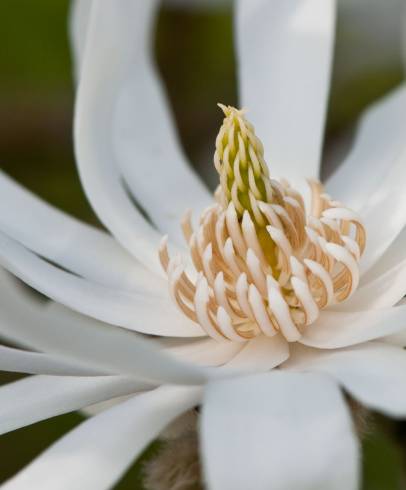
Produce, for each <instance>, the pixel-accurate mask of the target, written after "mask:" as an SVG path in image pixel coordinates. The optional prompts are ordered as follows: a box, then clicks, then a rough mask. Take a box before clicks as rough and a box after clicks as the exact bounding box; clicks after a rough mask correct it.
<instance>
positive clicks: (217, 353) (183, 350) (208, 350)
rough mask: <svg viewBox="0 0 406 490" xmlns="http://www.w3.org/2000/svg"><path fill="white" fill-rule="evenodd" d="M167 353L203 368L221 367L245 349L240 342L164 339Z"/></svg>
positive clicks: (163, 342)
mask: <svg viewBox="0 0 406 490" xmlns="http://www.w3.org/2000/svg"><path fill="white" fill-rule="evenodd" d="M161 343H162V344H163V345H164V346H165V351H166V352H167V353H169V354H171V355H173V356H175V357H176V358H178V359H181V360H183V361H190V362H193V364H198V365H202V366H221V365H223V364H225V363H227V362H229V361H230V360H231V359H233V358H234V357H235V356H236V355H237V354H238V353H239V352H240V351H241V349H243V347H244V346H243V344H240V343H238V342H217V341H216V340H214V339H211V338H208V339H198V340H194V339H188V340H187V341H184V340H178V339H176V340H175V341H173V339H170V338H169V339H162V341H161Z"/></svg>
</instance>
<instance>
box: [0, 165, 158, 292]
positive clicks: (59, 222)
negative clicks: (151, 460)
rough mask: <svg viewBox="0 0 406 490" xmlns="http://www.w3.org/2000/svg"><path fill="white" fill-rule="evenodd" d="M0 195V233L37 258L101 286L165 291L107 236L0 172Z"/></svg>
mask: <svg viewBox="0 0 406 490" xmlns="http://www.w3.org/2000/svg"><path fill="white" fill-rule="evenodd" d="M0 195H1V196H2V202H3V203H4V205H3V206H1V207H0V230H2V231H3V232H5V233H7V234H8V235H9V236H11V237H12V238H14V239H15V240H17V241H19V242H20V243H22V244H23V245H25V246H26V247H27V248H29V249H31V250H32V251H34V252H36V253H38V254H39V255H42V256H44V257H46V258H47V259H48V260H50V261H52V262H55V263H56V264H59V265H60V266H62V267H64V268H65V269H68V270H70V271H72V272H75V273H76V274H79V275H81V276H83V277H86V278H88V279H91V280H93V281H95V282H98V283H100V284H104V285H107V286H111V287H117V288H119V289H130V290H131V289H136V288H139V287H142V288H143V289H145V291H151V292H152V291H155V292H157V291H159V290H163V289H164V288H165V281H164V280H162V279H160V278H159V277H157V276H155V275H153V274H151V272H150V271H147V270H146V269H145V268H144V267H142V266H141V265H140V264H139V263H137V262H136V261H135V260H134V258H133V257H131V255H130V254H129V253H128V252H126V251H125V250H124V249H123V248H122V247H121V246H120V245H119V244H118V243H117V242H116V241H115V240H114V238H113V237H111V236H110V235H108V234H107V233H105V232H102V231H101V230H97V229H96V228H94V227H92V226H90V225H87V224H85V223H82V222H80V221H79V220H76V219H75V218H73V217H71V216H69V215H67V214H65V213H63V212H62V211H59V210H58V209H56V208H54V207H53V206H51V205H50V204H48V203H46V202H44V201H42V200H41V199H39V198H38V197H36V196H34V195H33V194H32V193H31V192H29V191H27V190H25V189H23V188H22V187H21V186H19V185H18V184H17V183H16V182H14V181H13V180H12V179H11V178H10V177H8V176H7V175H6V174H4V173H3V172H1V171H0ZM10 209H12V212H10Z"/></svg>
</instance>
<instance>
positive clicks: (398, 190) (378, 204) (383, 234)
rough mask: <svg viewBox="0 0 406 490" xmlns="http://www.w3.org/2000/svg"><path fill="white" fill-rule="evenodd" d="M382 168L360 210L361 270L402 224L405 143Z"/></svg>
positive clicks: (405, 218)
mask: <svg viewBox="0 0 406 490" xmlns="http://www.w3.org/2000/svg"><path fill="white" fill-rule="evenodd" d="M389 163H390V164H391V165H390V166H389V168H388V167H387V168H386V173H385V175H384V176H382V178H381V179H380V181H379V187H377V188H376V189H375V190H374V192H373V193H371V194H370V197H369V199H368V200H367V201H366V203H365V205H364V206H363V207H362V209H361V211H360V216H361V218H362V220H363V224H364V226H365V228H366V231H367V246H366V249H365V253H364V255H363V257H362V261H361V271H363V272H365V271H366V270H368V269H369V268H370V267H372V266H373V265H374V263H376V261H377V260H378V259H379V258H380V257H381V256H382V255H383V254H384V253H385V251H386V250H387V249H388V247H389V246H390V245H391V244H392V243H393V241H394V240H395V239H396V237H397V236H398V235H399V234H400V232H401V231H402V230H403V228H404V226H405V225H406V211H405V210H406V192H405V187H404V182H405V179H406V145H405V146H404V148H403V150H402V152H401V153H400V154H399V155H398V156H397V157H396V159H395V160H394V162H393V163H392V162H389Z"/></svg>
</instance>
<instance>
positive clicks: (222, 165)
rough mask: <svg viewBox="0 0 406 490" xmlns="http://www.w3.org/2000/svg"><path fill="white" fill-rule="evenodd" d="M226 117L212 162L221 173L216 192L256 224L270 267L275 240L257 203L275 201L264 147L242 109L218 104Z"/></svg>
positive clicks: (272, 261)
mask: <svg viewBox="0 0 406 490" xmlns="http://www.w3.org/2000/svg"><path fill="white" fill-rule="evenodd" d="M218 106H219V107H220V108H221V109H222V111H223V112H224V115H225V118H224V120H223V124H222V126H221V128H220V131H219V133H218V136H217V139H216V151H215V154H214V165H215V167H216V170H217V172H218V174H219V176H220V187H219V189H218V191H217V193H216V195H217V198H218V199H219V201H220V203H221V204H222V205H223V206H224V208H227V206H228V205H229V204H230V203H233V205H234V208H235V211H236V213H237V216H238V219H239V220H240V221H242V220H243V217H244V212H246V211H247V212H248V213H249V214H250V216H251V219H252V220H253V222H254V224H255V228H256V231H257V236H258V241H259V242H260V245H261V247H262V251H263V253H264V255H265V257H266V259H267V261H268V263H269V265H270V266H274V265H275V263H276V258H275V247H274V243H273V241H272V239H271V237H270V236H269V233H268V232H267V230H266V225H267V224H268V223H267V222H266V220H265V219H264V217H263V215H262V213H261V211H260V209H259V203H260V202H265V203H272V202H274V203H275V204H276V203H277V201H278V196H277V195H275V194H276V193H275V191H274V190H273V189H272V185H271V181H270V178H269V172H268V167H267V164H266V163H265V160H264V148H263V146H262V143H261V141H260V140H259V138H258V137H257V136H256V134H255V130H254V127H253V126H252V124H251V123H249V122H248V121H247V120H246V119H245V117H244V109H241V110H238V109H235V108H234V107H231V106H225V105H223V104H218Z"/></svg>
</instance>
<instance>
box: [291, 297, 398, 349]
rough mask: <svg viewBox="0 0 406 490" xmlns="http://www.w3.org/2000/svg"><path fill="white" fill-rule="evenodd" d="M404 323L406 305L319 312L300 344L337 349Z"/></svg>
mask: <svg viewBox="0 0 406 490" xmlns="http://www.w3.org/2000/svg"><path fill="white" fill-rule="evenodd" d="M405 326H406V305H402V306H393V307H391V308H379V309H375V310H368V311H359V312H351V313H347V312H338V311H327V310H324V311H322V312H321V315H320V317H319V319H318V320H317V321H316V322H315V323H314V324H313V325H310V326H309V327H307V328H306V329H305V330H304V332H303V336H302V338H301V339H300V341H299V342H300V343H301V344H304V345H308V346H309V347H317V348H321V349H337V348H340V347H346V346H349V345H354V344H359V343H361V342H366V341H368V340H373V339H378V338H380V337H385V336H387V335H391V334H394V333H397V332H400V331H401V330H403V329H404V328H405Z"/></svg>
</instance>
